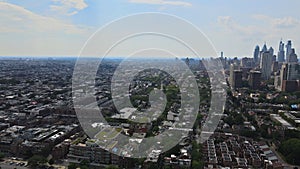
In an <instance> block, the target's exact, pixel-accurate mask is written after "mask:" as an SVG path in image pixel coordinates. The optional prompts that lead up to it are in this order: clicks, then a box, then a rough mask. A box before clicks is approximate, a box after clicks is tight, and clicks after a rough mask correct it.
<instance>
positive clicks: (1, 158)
mask: <svg viewBox="0 0 300 169" xmlns="http://www.w3.org/2000/svg"><path fill="white" fill-rule="evenodd" d="M4 157H5V155H4V154H3V153H0V161H2V160H3V158H4Z"/></svg>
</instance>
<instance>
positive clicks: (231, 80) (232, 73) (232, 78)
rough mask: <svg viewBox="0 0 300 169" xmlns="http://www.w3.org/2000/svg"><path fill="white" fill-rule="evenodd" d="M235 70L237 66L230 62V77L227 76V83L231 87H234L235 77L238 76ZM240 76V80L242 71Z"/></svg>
mask: <svg viewBox="0 0 300 169" xmlns="http://www.w3.org/2000/svg"><path fill="white" fill-rule="evenodd" d="M237 70H239V66H238V65H236V64H231V65H230V77H229V84H230V86H231V87H232V88H236V86H237V85H236V79H237V78H239V77H237V75H238V76H239V74H238V73H235V72H236V71H237ZM240 72H241V71H240ZM240 78H241V81H242V73H241V74H240Z"/></svg>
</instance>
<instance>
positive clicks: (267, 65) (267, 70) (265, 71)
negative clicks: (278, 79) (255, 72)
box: [260, 52, 273, 80]
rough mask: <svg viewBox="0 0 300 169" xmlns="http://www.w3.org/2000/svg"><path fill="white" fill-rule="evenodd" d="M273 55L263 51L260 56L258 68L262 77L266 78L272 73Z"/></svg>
mask: <svg viewBox="0 0 300 169" xmlns="http://www.w3.org/2000/svg"><path fill="white" fill-rule="evenodd" d="M272 63H273V55H272V54H271V53H270V52H263V53H261V56H260V68H261V73H262V78H263V79H264V80H268V79H270V77H271V74H272Z"/></svg>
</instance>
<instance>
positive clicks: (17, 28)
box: [0, 2, 93, 56]
mask: <svg viewBox="0 0 300 169" xmlns="http://www.w3.org/2000/svg"><path fill="white" fill-rule="evenodd" d="M0 11H1V12H0V22H1V27H0V36H1V38H0V51H1V53H0V55H7V56H9V55H15V56H20V55H27V56H30V55H31V56H42V55H60V56H62V55H76V54H77V53H78V50H79V49H80V48H81V47H82V45H83V43H84V42H85V40H86V39H87V38H88V37H89V36H90V35H91V33H92V32H93V28H90V27H86V26H78V25H74V24H72V23H68V22H65V21H62V20H59V19H55V18H52V17H47V16H42V15H38V14H36V13H33V12H31V11H29V10H27V9H25V8H23V7H21V6H17V5H14V4H10V3H6V2H0Z"/></svg>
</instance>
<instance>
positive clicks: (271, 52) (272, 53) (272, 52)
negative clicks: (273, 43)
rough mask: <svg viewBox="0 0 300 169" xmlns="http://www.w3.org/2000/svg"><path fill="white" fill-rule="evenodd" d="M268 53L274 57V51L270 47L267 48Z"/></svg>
mask: <svg viewBox="0 0 300 169" xmlns="http://www.w3.org/2000/svg"><path fill="white" fill-rule="evenodd" d="M269 52H270V54H271V55H272V56H273V55H274V49H273V48H272V47H270V48H269Z"/></svg>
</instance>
